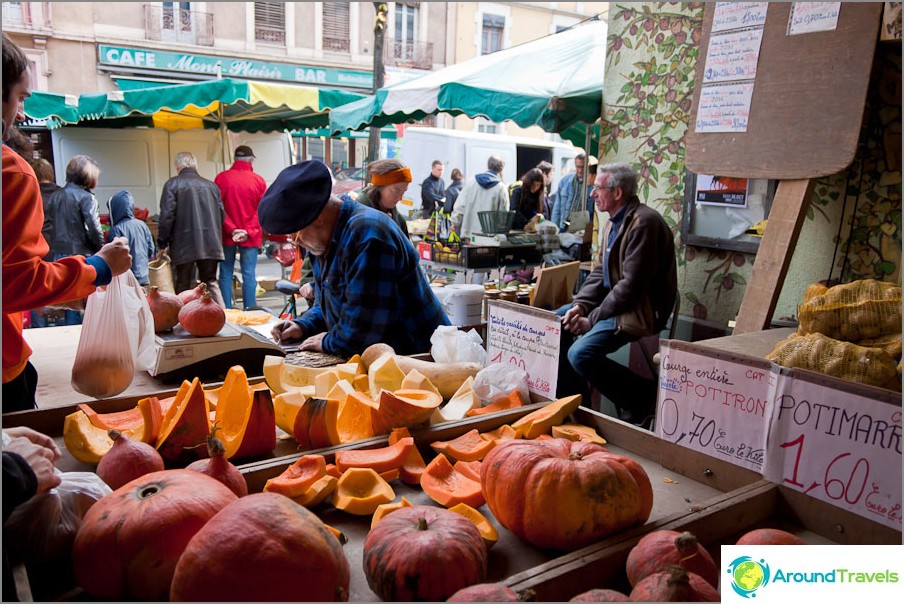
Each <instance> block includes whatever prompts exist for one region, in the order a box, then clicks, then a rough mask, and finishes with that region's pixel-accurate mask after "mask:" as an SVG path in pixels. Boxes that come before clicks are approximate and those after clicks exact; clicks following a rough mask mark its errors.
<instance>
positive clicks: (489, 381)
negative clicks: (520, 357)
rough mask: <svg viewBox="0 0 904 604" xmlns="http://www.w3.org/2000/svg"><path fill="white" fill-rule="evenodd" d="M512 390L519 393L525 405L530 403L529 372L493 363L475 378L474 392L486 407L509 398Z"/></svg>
mask: <svg viewBox="0 0 904 604" xmlns="http://www.w3.org/2000/svg"><path fill="white" fill-rule="evenodd" d="M512 390H517V391H518V394H520V395H521V400H522V401H524V404H528V403H530V390H529V389H528V387H527V372H526V371H524V370H523V369H521V368H520V367H516V366H515V365H509V364H506V363H492V364H490V365H488V366H486V367H484V368H483V369H481V370H480V371H478V372H477V375H475V376H474V386H473V387H472V391H473V392H474V394H475V395H477V396H478V397H479V398H480V402H481V403H482V404H483V406H484V407H485V406H487V405H489V404H492V403H495V402H496V401H498V400H499V399H503V398H505V397H507V396H508V395H509V394H510V393H511V392H512Z"/></svg>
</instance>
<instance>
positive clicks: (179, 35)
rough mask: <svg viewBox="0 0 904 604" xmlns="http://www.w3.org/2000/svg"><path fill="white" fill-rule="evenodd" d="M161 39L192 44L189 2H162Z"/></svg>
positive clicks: (193, 39) (193, 40)
mask: <svg viewBox="0 0 904 604" xmlns="http://www.w3.org/2000/svg"><path fill="white" fill-rule="evenodd" d="M162 4H163V13H162V15H163V23H162V26H161V38H162V39H163V40H169V41H174V42H183V43H185V44H194V42H195V37H194V34H193V30H194V27H193V26H192V12H191V2H163V3H162Z"/></svg>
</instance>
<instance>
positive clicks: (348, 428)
mask: <svg viewBox="0 0 904 604" xmlns="http://www.w3.org/2000/svg"><path fill="white" fill-rule="evenodd" d="M378 407H379V405H377V403H376V402H374V400H373V399H371V398H370V396H368V395H367V394H365V393H364V392H358V391H354V392H350V393H349V394H347V395H346V397H345V400H344V401H343V402H342V403H341V404H340V405H339V415H338V417H337V418H336V433H337V435H338V438H339V443H337V444H345V443H350V442H355V441H357V440H364V439H365V438H371V437H372V436H373V435H374V426H373V413H374V412H375V411H376V410H377V409H378Z"/></svg>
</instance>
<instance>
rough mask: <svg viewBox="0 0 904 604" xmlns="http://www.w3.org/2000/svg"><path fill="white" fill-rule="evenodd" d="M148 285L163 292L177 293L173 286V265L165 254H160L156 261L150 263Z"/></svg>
mask: <svg viewBox="0 0 904 604" xmlns="http://www.w3.org/2000/svg"><path fill="white" fill-rule="evenodd" d="M148 284H149V285H153V286H155V287H156V288H157V289H158V290H159V291H162V292H168V293H171V294H175V293H176V288H175V286H174V285H173V265H172V263H171V262H170V257H169V256H168V255H167V254H166V253H165V252H160V253H159V254H158V255H157V258H156V260H151V261H150V262H148Z"/></svg>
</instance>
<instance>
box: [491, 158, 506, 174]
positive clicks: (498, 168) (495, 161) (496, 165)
mask: <svg viewBox="0 0 904 604" xmlns="http://www.w3.org/2000/svg"><path fill="white" fill-rule="evenodd" d="M503 168H505V160H504V159H502V158H501V157H499V156H498V155H491V156H490V159H488V160H487V169H489V170H492V171H493V172H496V173H498V174H501V173H502V169H503Z"/></svg>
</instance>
